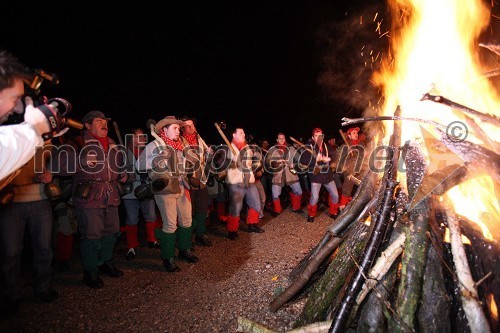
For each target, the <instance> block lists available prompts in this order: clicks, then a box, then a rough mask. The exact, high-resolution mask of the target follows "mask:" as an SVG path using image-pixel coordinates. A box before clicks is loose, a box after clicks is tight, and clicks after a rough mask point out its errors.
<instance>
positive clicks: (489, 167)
mask: <svg viewBox="0 0 500 333" xmlns="http://www.w3.org/2000/svg"><path fill="white" fill-rule="evenodd" d="M438 131H439V132H440V133H441V141H442V142H443V143H444V145H445V146H446V147H447V148H448V149H449V150H451V151H452V152H454V153H455V154H457V155H458V156H460V158H462V159H463V160H464V161H465V162H469V167H473V166H474V167H480V168H481V169H484V170H486V171H487V172H488V173H489V174H490V176H491V178H492V179H493V180H494V181H495V182H497V183H498V182H500V155H499V154H497V153H495V152H493V151H491V150H488V149H486V148H483V147H481V146H479V145H476V144H474V143H472V142H469V141H457V140H454V139H453V138H451V137H449V136H448V135H446V133H444V132H442V131H441V130H439V129H438Z"/></svg>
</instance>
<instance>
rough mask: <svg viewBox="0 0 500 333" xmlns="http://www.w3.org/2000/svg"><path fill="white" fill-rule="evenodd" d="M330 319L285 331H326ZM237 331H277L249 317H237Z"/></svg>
mask: <svg viewBox="0 0 500 333" xmlns="http://www.w3.org/2000/svg"><path fill="white" fill-rule="evenodd" d="M331 324H332V321H331V320H330V321H319V322H316V323H312V324H309V325H306V326H302V327H298V328H294V329H292V330H290V331H287V333H327V332H328V328H329V327H330V325H331ZM236 331H237V332H247V333H278V332H276V331H274V330H272V329H270V328H267V327H265V326H264V325H261V324H258V323H256V322H254V321H252V320H250V319H247V318H243V317H238V328H237V330H236Z"/></svg>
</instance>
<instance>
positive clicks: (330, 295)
mask: <svg viewBox="0 0 500 333" xmlns="http://www.w3.org/2000/svg"><path fill="white" fill-rule="evenodd" d="M368 230H369V227H368V226H367V225H366V224H364V223H356V224H355V225H354V227H353V229H352V231H351V233H350V235H349V237H348V238H347V239H346V241H345V242H344V243H342V245H341V246H340V247H339V249H338V250H337V253H336V255H335V257H334V258H333V260H332V262H331V263H330V265H329V266H328V269H327V270H326V272H325V273H324V274H323V276H322V277H321V278H320V279H319V280H318V282H317V283H315V284H314V286H313V290H312V291H311V293H310V294H309V298H308V300H307V302H306V305H305V306H304V309H303V310H302V313H301V315H300V318H299V319H298V322H297V324H298V325H305V324H309V323H313V322H315V321H320V320H324V319H325V318H326V317H327V314H328V310H329V308H330V306H331V305H332V302H333V301H334V299H335V297H336V296H337V294H338V292H339V291H340V290H341V288H342V287H343V286H344V284H345V282H346V279H347V276H348V275H349V272H351V271H352V270H353V269H354V261H353V260H352V258H355V259H356V260H358V259H359V257H360V255H361V251H362V250H363V244H364V241H363V239H365V238H366V235H367V232H368Z"/></svg>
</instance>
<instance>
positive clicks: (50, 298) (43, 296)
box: [36, 288, 59, 303]
mask: <svg viewBox="0 0 500 333" xmlns="http://www.w3.org/2000/svg"><path fill="white" fill-rule="evenodd" d="M36 297H38V298H39V299H40V301H42V302H43V303H52V302H54V301H55V300H56V299H58V298H59V294H58V293H57V291H55V290H54V289H52V288H49V289H47V290H45V291H43V292H41V293H39V294H37V295H36Z"/></svg>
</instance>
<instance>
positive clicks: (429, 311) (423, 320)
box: [417, 218, 451, 333]
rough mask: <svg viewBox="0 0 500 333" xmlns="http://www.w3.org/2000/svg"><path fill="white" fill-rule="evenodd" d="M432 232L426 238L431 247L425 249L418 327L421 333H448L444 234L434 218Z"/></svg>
mask: <svg viewBox="0 0 500 333" xmlns="http://www.w3.org/2000/svg"><path fill="white" fill-rule="evenodd" d="M429 225H430V229H431V230H432V232H430V233H428V234H427V236H428V238H429V240H430V242H431V244H432V245H431V246H429V247H428V249H427V260H426V263H425V272H424V278H423V283H422V300H421V302H420V306H419V310H418V315H417V318H418V326H419V328H420V331H421V332H429V333H430V332H443V333H445V332H450V331H451V325H450V322H449V321H448V320H443V319H444V318H449V315H450V307H451V299H450V297H449V296H448V294H447V290H446V285H445V278H444V275H443V258H442V253H443V249H444V246H443V239H444V232H443V231H442V230H441V229H440V228H439V226H438V223H437V221H436V219H435V218H431V219H430V223H429Z"/></svg>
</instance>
